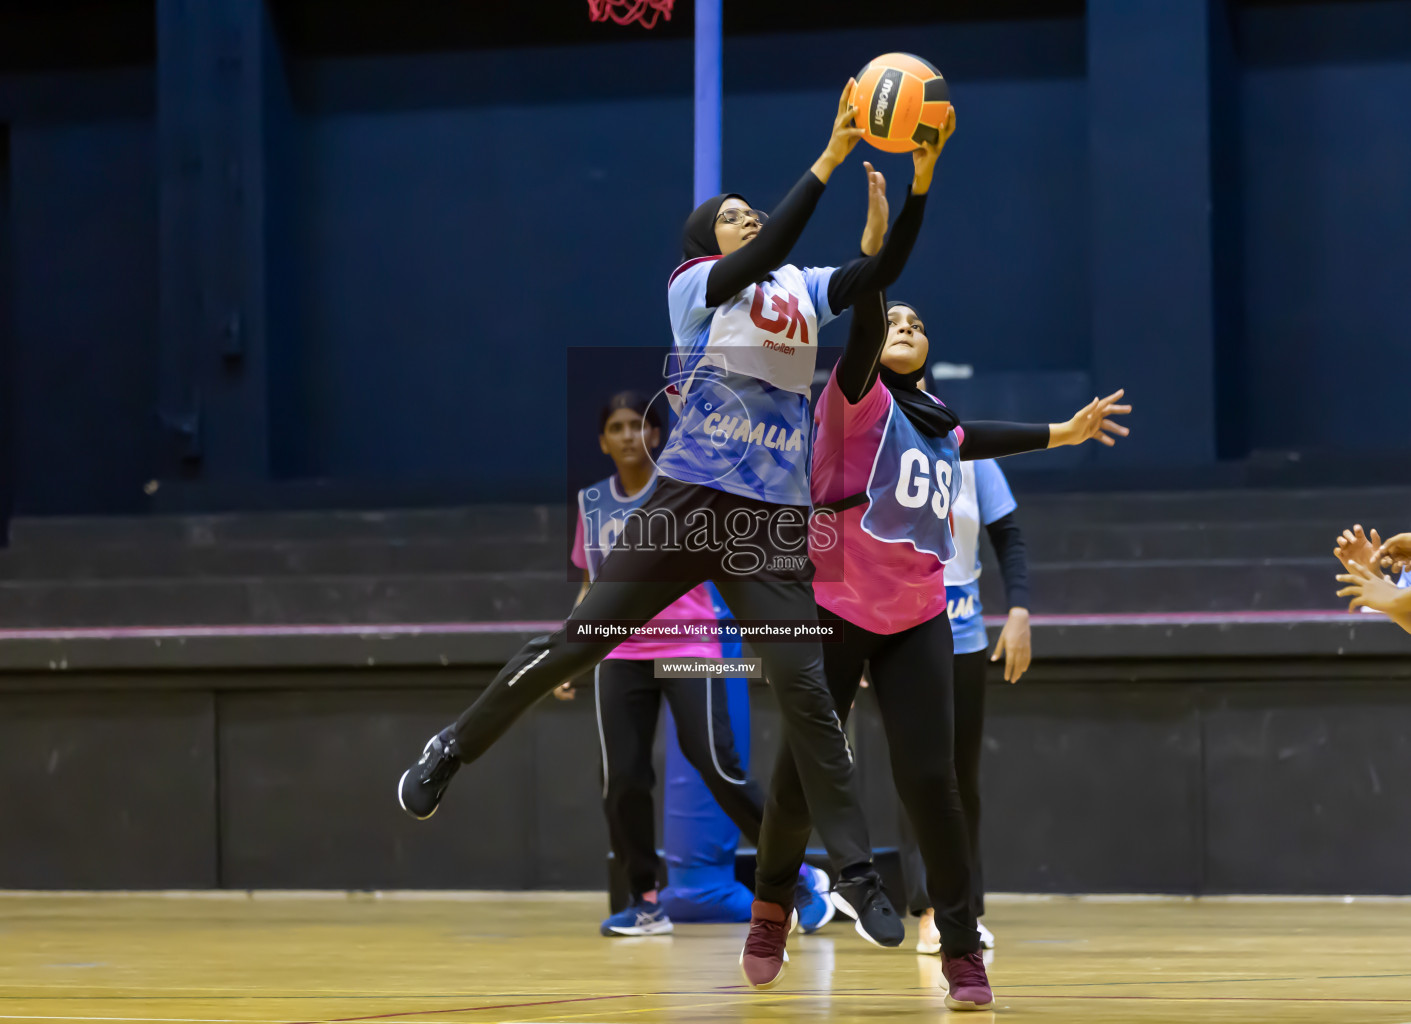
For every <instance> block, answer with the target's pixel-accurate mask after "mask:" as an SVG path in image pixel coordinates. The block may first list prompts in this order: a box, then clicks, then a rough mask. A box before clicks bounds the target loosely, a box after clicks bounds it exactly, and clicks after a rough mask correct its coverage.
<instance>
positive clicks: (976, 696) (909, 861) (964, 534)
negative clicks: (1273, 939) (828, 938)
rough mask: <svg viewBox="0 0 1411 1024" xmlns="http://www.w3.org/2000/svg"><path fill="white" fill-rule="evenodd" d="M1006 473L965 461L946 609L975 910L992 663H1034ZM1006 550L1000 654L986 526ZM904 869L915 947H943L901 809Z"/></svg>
mask: <svg viewBox="0 0 1411 1024" xmlns="http://www.w3.org/2000/svg"><path fill="white" fill-rule="evenodd" d="M1018 507H1019V506H1018V503H1017V502H1015V500H1014V494H1013V493H1012V492H1011V491H1010V489H1009V481H1007V480H1006V479H1005V478H1004V471H1003V470H1002V469H1000V467H999V463H998V462H996V461H995V460H994V459H979V460H976V461H975V462H962V463H961V464H960V493H959V495H958V496H957V497H956V499H955V503H954V504H953V505H952V507H951V518H952V522H953V524H954V525H953V527H952V536H953V537H954V543H955V558H954V559H952V560H951V561H950V562H947V563H946V612H947V615H948V617H949V618H950V625H951V633H952V635H953V636H954V637H955V777H956V781H957V782H958V783H959V785H960V802H961V805H962V806H963V807H964V809H965V821H966V825H967V826H968V828H969V831H970V843H971V848H972V850H973V861H974V864H973V870H974V877H975V885H974V894H975V899H976V908H975V916H976V917H977V918H978V917H980V916H981V915H982V914H984V912H985V885H984V871H983V865H982V863H981V859H980V838H979V837H980V751H981V747H982V740H983V737H984V731H985V664H986V662H987V661H994V660H998V659H999V657H1000V656H1001V655H1003V656H1004V657H1005V670H1004V677H1005V679H1007V680H1009V681H1010V682H1017V681H1018V680H1019V677H1020V676H1022V675H1023V674H1024V672H1025V671H1026V670H1027V669H1028V667H1029V652H1030V639H1029V556H1028V550H1027V548H1026V546H1025V544H1024V536H1023V534H1022V533H1020V530H1019V524H1018V523H1017V522H1016V521H1015V519H1014V512H1015V510H1016V509H1017V508H1018ZM981 526H983V527H984V528H985V532H986V534H987V535H988V536H989V538H990V543H991V544H992V545H994V549H995V553H996V554H997V555H998V556H999V563H1000V575H1001V576H1003V578H1004V591H1005V598H1006V600H1007V603H1008V605H1009V619H1008V621H1007V622H1006V623H1005V625H1004V630H1003V631H1002V632H1001V634H1000V639H999V641H998V642H997V643H996V644H995V650H994V654H993V655H992V656H991V657H989V658H988V659H987V658H986V656H985V649H986V648H987V647H988V645H989V638H988V636H987V635H986V633H985V618H984V608H983V607H982V605H981V603H980V573H981V570H982V566H981V562H980V527H981ZM901 836H902V841H901V856H902V873H903V874H904V875H905V876H906V898H907V904H908V907H909V909H910V910H911V912H912V913H913V914H916V915H917V916H919V917H920V918H921V925H920V928H919V935H918V937H917V941H916V950H917V952H919V953H939V952H940V950H941V935H940V932H939V931H938V930H937V928H936V923H935V917H934V914H933V912H932V909H931V901H930V898H929V897H928V896H927V893H926V866H925V864H924V862H923V861H922V859H921V851H920V849H919V848H918V847H917V845H916V838H915V834H914V833H913V832H912V829H911V824H910V822H909V821H908V820H907V817H906V814H905V813H904V812H903V813H902V815H901ZM980 943H981V945H982V946H984V947H985V948H986V949H993V948H994V943H995V937H994V935H992V934H991V933H990V930H989V929H988V928H986V927H985V925H984V922H983V921H982V922H980Z"/></svg>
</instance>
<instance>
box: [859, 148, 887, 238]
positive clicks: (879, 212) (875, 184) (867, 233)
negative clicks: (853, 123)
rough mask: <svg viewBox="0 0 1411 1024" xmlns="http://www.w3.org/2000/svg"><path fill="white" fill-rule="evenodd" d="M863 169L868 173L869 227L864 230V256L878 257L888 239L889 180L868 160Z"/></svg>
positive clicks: (863, 163) (863, 164) (864, 162)
mask: <svg viewBox="0 0 1411 1024" xmlns="http://www.w3.org/2000/svg"><path fill="white" fill-rule="evenodd" d="M862 167H863V170H865V171H866V172H867V225H866V226H865V227H864V228H863V229H862V254H863V255H864V256H876V255H877V254H878V253H879V252H881V251H882V240H883V239H884V238H886V237H887V219H888V218H889V217H890V216H891V208H890V207H889V206H888V205H887V179H886V178H884V177H882V172H881V171H879V170H876V169H875V168H873V166H872V165H871V164H870V163H868V162H867V161H866V160H864V161H863V162H862Z"/></svg>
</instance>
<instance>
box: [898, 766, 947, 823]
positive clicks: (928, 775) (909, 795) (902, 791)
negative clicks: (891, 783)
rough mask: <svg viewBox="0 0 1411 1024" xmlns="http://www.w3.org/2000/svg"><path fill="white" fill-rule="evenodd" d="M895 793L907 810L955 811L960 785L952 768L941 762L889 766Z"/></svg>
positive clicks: (928, 811) (929, 811)
mask: <svg viewBox="0 0 1411 1024" xmlns="http://www.w3.org/2000/svg"><path fill="white" fill-rule="evenodd" d="M892 776H893V778H894V779H895V781H896V786H897V793H898V794H899V795H900V796H901V798H902V801H903V803H905V804H906V807H907V809H908V810H913V809H916V810H920V809H928V810H927V813H931V814H934V813H935V811H934V809H936V808H944V809H950V810H959V809H960V807H961V802H960V786H959V784H958V783H957V782H956V778H955V765H953V764H951V763H949V762H947V761H943V760H928V761H926V762H922V763H919V762H918V761H916V760H912V761H909V762H905V763H902V764H893V765H892Z"/></svg>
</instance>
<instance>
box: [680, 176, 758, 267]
mask: <svg viewBox="0 0 1411 1024" xmlns="http://www.w3.org/2000/svg"><path fill="white" fill-rule="evenodd" d="M727 199H738V200H740V201H741V202H744V201H745V197H744V196H742V195H740V194H739V193H738V192H726V193H724V194H723V195H718V196H714V197H713V198H710V199H707V200H706V201H705V202H703V203H701V205H700V206H697V207H696V208H695V210H694V211H692V213H691V216H689V217H687V218H686V227H685V228H683V229H682V231H681V253H682V255H684V256H685V257H686V259H688V260H694V259H699V258H700V257H701V256H719V255H720V243H719V242H717V241H716V240H715V218H716V217H717V216H719V214H720V208H721V206H723V205H724V204H725V200H727Z"/></svg>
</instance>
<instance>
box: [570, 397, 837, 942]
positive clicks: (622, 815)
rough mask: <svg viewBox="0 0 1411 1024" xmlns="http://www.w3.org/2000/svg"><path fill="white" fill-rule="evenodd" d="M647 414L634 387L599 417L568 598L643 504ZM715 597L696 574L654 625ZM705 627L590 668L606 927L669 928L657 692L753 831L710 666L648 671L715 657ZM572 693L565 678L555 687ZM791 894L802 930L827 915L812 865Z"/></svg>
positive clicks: (821, 882) (704, 617)
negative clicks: (616, 894) (596, 475)
mask: <svg viewBox="0 0 1411 1024" xmlns="http://www.w3.org/2000/svg"><path fill="white" fill-rule="evenodd" d="M659 437H660V423H659V421H658V419H657V414H656V411H655V410H654V409H652V408H651V406H650V405H648V404H647V403H646V402H645V401H644V400H643V399H642V398H641V397H640V396H638V395H636V394H634V393H633V392H630V391H624V392H619V393H618V394H616V395H614V396H613V397H612V398H611V399H610V400H609V401H608V403H607V405H605V406H604V407H603V409H602V410H601V412H600V413H599V416H598V445H599V447H600V448H601V450H602V452H603V454H605V455H607V456H608V457H609V458H611V459H612V461H613V466H614V469H615V470H616V472H614V473H613V474H612V475H611V476H609V477H607V478H606V479H603V480H599V481H598V482H597V483H595V484H592V485H590V486H588V487H585V488H583V489H582V490H580V491H579V492H578V517H577V518H578V525H577V529H576V531H575V536H574V541H573V550H572V553H571V559H572V561H573V564H574V565H576V566H577V567H578V568H580V569H582V570H583V587H582V589H581V590H580V591H579V594H578V601H580V602H581V601H582V600H583V598H584V597H585V596H586V595H587V593H588V588H589V584H590V583H591V582H592V581H593V580H594V579H596V578H597V575H598V572H599V571H600V570H601V569H602V566H603V562H604V561H605V560H606V558H607V555H608V552H609V551H611V550H612V546H613V543H614V541H616V539H617V536H618V534H620V533H621V532H622V529H623V527H624V526H625V524H626V522H627V517H628V516H630V515H631V514H632V513H633V512H635V511H636V510H637V509H640V508H641V507H642V506H643V505H644V504H646V502H647V500H648V498H650V497H651V494H652V491H653V490H654V489H655V488H656V485H657V481H658V479H659V477H658V475H657V473H656V472H655V471H654V469H653V466H652V461H651V459H652V451H653V450H654V449H655V448H656V447H657V445H658V444H659ZM714 619H715V606H714V602H713V601H712V599H711V595H710V593H709V588H708V587H706V586H705V585H704V584H702V585H701V586H699V587H694V588H692V589H691V590H689V591H687V592H686V594H685V595H683V596H682V597H680V598H678V599H677V600H676V601H675V602H674V603H672V604H670V605H668V606H667V607H666V608H664V609H663V610H662V613H661V615H660V616H658V617H657V618H656V619H655V620H653V622H654V623H655V624H658V625H660V626H661V627H662V628H663V629H671V628H679V627H680V626H681V625H683V624H685V623H692V622H707V621H714ZM720 655H721V648H720V641H719V640H718V639H716V638H714V637H695V638H692V637H681V638H677V639H668V640H648V639H642V638H638V637H632V638H629V639H627V640H626V641H624V642H623V643H622V644H621V645H619V646H618V647H617V649H616V650H614V651H613V652H612V653H611V654H609V655H608V656H607V657H606V658H604V659H603V661H602V662H600V663H599V664H598V666H597V667H596V668H595V669H594V670H593V702H594V712H595V714H596V717H597V723H598V742H599V744H600V746H601V750H602V773H603V813H604V815H605V817H606V818H607V823H608V838H609V841H610V842H611V844H612V852H613V855H614V857H615V858H616V859H617V862H618V864H619V865H621V866H622V869H623V872H624V874H625V875H626V877H627V884H628V887H629V891H630V895H631V900H630V902H629V904H628V906H627V907H625V908H624V909H622V910H620V911H618V912H617V913H616V914H613V915H612V916H611V917H609V918H608V919H607V920H605V921H604V922H603V923H602V926H601V932H602V934H603V935H606V936H609V937H611V936H618V935H621V936H643V935H669V934H670V933H671V932H672V930H673V925H672V922H671V919H670V917H668V916H667V913H666V910H665V908H664V907H663V906H662V905H661V902H660V900H659V899H658V893H657V878H658V876H659V874H660V863H659V858H658V857H657V852H656V835H657V830H656V807H655V801H654V799H653V795H652V790H653V787H654V786H655V783H656V776H655V772H654V771H653V768H652V749H653V746H654V744H655V740H656V734H657V720H658V718H659V717H660V714H661V702H662V699H663V698H665V700H666V702H667V704H668V705H669V706H670V708H671V714H672V718H673V719H674V720H675V722H676V738H677V741H678V743H679V744H680V747H681V753H682V754H683V755H684V756H685V758H686V760H687V761H688V762H689V763H690V765H691V767H693V768H695V770H696V771H697V772H698V773H699V774H700V777H701V780H702V781H703V782H704V783H705V786H706V788H707V789H708V790H709V791H710V794H711V796H712V797H714V798H715V802H716V803H717V804H719V805H720V807H721V809H722V810H724V811H725V813H726V814H727V815H728V816H729V817H730V820H731V821H733V822H734V824H735V826H736V827H737V828H738V829H739V830H740V833H741V834H742V835H743V836H744V837H745V838H746V839H748V840H749V842H750V843H752V844H758V842H759V830H760V825H761V823H762V822H763V820H764V793H763V792H762V791H761V790H760V788H759V784H758V783H757V782H755V780H754V779H752V778H750V777H749V776H748V775H746V774H745V771H744V769H743V768H742V767H741V759H740V755H739V752H738V751H737V750H736V747H735V734H734V730H733V728H732V726H731V723H730V709H729V705H728V701H727V697H726V691H725V686H724V681H723V680H721V679H718V678H711V677H709V676H703V677H698V678H694V679H657V678H656V674H655V672H654V671H653V667H654V663H655V661H656V660H657V659H661V658H670V659H673V660H676V659H685V658H689V659H697V658H719V657H720ZM554 694H555V696H557V697H559V698H560V699H565V700H567V699H572V697H573V694H574V691H573V688H572V684H570V683H565V684H564V685H563V686H561V687H559V688H558V689H557V690H555V691H554ZM795 889H796V895H795V899H794V903H795V905H796V906H797V908H798V911H799V924H800V926H802V927H803V929H804V931H806V932H811V931H815V930H817V929H818V928H821V927H823V925H825V924H827V923H828V921H829V920H830V919H831V918H832V916H833V905H832V903H831V901H830V900H829V899H828V896H827V892H828V877H827V875H826V874H824V872H822V871H820V870H818V869H817V868H813V867H808V866H804V867H803V868H801V869H800V873H799V881H798V883H797V884H796V886H795Z"/></svg>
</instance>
